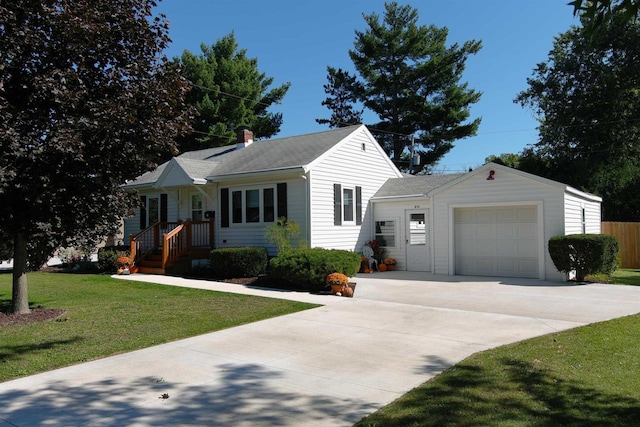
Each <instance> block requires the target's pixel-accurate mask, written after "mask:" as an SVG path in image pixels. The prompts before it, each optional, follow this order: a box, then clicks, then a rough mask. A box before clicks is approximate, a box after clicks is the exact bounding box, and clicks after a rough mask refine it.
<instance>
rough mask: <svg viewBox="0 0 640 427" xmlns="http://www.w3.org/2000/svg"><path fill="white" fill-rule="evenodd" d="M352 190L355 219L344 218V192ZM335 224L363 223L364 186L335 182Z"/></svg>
mask: <svg viewBox="0 0 640 427" xmlns="http://www.w3.org/2000/svg"><path fill="white" fill-rule="evenodd" d="M347 190H351V191H352V196H353V199H352V206H353V220H350V221H347V220H345V218H344V199H345V197H344V192H345V191H347ZM333 225H336V226H342V225H358V226H360V225H362V187H361V186H359V185H342V184H333Z"/></svg>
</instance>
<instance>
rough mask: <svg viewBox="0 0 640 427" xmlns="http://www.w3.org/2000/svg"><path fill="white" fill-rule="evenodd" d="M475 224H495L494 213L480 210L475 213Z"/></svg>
mask: <svg viewBox="0 0 640 427" xmlns="http://www.w3.org/2000/svg"><path fill="white" fill-rule="evenodd" d="M476 223H477V224H493V223H495V213H494V212H493V210H489V209H480V210H478V212H476Z"/></svg>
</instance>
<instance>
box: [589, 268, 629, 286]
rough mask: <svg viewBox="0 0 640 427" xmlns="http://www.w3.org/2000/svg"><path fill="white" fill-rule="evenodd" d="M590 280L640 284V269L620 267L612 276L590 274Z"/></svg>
mask: <svg viewBox="0 0 640 427" xmlns="http://www.w3.org/2000/svg"><path fill="white" fill-rule="evenodd" d="M588 279H589V280H592V281H599V282H603V283H615V284H618V285H632V286H640V270H638V269H632V268H619V269H618V270H616V271H614V272H613V274H612V275H611V276H607V275H605V274H597V275H594V276H589V278H588Z"/></svg>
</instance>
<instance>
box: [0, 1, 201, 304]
mask: <svg viewBox="0 0 640 427" xmlns="http://www.w3.org/2000/svg"><path fill="white" fill-rule="evenodd" d="M154 6H155V2H154V1H152V0H117V1H96V0H11V1H5V0H2V1H0V206H2V208H1V209H0V235H1V236H0V238H3V239H8V240H10V241H12V242H13V256H14V270H13V295H12V311H13V312H15V313H26V312H29V303H28V293H27V276H26V271H27V269H28V268H29V267H39V263H40V262H41V261H42V260H43V259H45V258H46V256H48V255H51V254H52V252H53V251H54V250H55V249H56V248H57V247H60V246H67V245H75V244H84V245H87V244H92V243H95V242H96V241H98V240H99V239H101V238H103V237H104V236H106V235H109V234H112V233H113V231H114V230H115V229H116V227H117V226H118V225H119V222H120V220H121V218H122V217H123V216H124V215H126V214H127V212H128V210H129V209H130V208H131V206H132V205H133V204H134V203H135V202H136V201H137V198H136V197H135V196H134V195H129V194H127V193H126V192H125V191H124V190H123V189H122V188H121V185H122V184H123V183H124V182H125V181H126V180H128V179H133V178H135V177H137V176H139V175H141V174H143V173H145V172H148V171H151V170H153V169H154V168H155V162H156V161H157V160H158V159H159V158H160V157H162V156H163V155H165V153H170V152H171V151H172V150H174V149H175V139H176V137H177V136H179V135H180V134H181V133H182V132H184V131H185V130H188V127H189V120H190V118H189V109H188V108H185V104H184V97H185V94H186V92H187V91H188V88H189V85H188V83H187V82H186V81H185V80H184V79H183V78H182V77H181V75H180V72H179V70H178V69H177V67H176V64H173V63H171V62H170V61H168V60H167V59H166V58H165V57H164V56H163V55H162V52H163V50H164V49H165V47H166V46H167V44H168V43H169V38H168V23H167V21H166V20H165V19H164V17H162V16H156V17H154V16H153V12H152V9H153V7H154Z"/></svg>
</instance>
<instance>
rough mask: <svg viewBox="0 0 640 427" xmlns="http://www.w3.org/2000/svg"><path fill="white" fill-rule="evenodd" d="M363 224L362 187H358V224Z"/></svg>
mask: <svg viewBox="0 0 640 427" xmlns="http://www.w3.org/2000/svg"><path fill="white" fill-rule="evenodd" d="M361 224H362V187H356V225H361Z"/></svg>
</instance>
